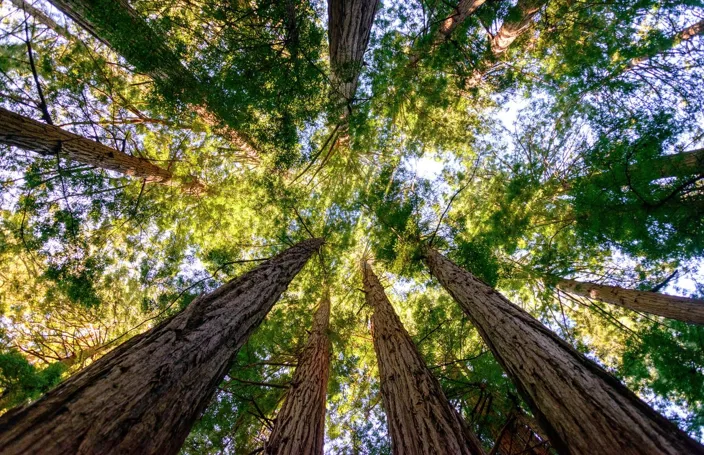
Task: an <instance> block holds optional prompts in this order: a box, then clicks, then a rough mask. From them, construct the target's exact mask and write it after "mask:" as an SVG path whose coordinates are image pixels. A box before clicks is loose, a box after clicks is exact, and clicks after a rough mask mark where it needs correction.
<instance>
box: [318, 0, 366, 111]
mask: <svg viewBox="0 0 704 455" xmlns="http://www.w3.org/2000/svg"><path fill="white" fill-rule="evenodd" d="M378 6H379V0H328V35H329V39H330V68H331V69H332V81H331V82H332V87H333V91H334V93H335V96H339V97H340V98H341V100H340V102H342V103H345V104H349V102H350V101H352V99H353V98H354V94H355V92H356V91H357V83H358V81H359V73H360V71H361V69H362V62H363V58H364V53H365V52H366V50H367V46H368V45H369V37H370V35H371V30H372V24H373V23H374V16H375V14H376V10H377V8H378Z"/></svg>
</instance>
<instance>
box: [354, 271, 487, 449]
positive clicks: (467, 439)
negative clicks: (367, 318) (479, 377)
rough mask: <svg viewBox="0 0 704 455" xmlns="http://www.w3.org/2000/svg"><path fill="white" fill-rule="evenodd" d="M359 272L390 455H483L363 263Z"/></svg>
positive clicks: (472, 435)
mask: <svg viewBox="0 0 704 455" xmlns="http://www.w3.org/2000/svg"><path fill="white" fill-rule="evenodd" d="M363 268H364V270H363V274H364V277H363V278H364V294H365V297H366V302H367V305H369V306H370V307H371V308H372V310H373V314H372V318H371V322H372V337H373V338H374V351H375V352H376V357H377V363H378V364H379V377H380V381H381V396H382V399H383V402H384V410H385V411H386V416H387V420H388V427H389V434H390V436H391V446H392V448H393V453H394V454H407V453H408V454H421V453H452V454H475V455H476V454H483V453H484V451H483V449H482V447H481V444H480V442H479V440H478V439H477V437H476V436H475V435H474V434H473V433H472V432H471V431H470V430H469V428H467V426H466V425H465V423H464V422H463V421H462V418H461V417H460V416H459V415H458V413H457V411H456V410H455V409H454V408H453V407H452V406H451V405H450V403H449V402H448V401H447V398H446V397H445V394H444V393H443V391H442V388H441V387H440V384H439V383H438V381H437V379H435V377H434V376H433V375H432V373H431V372H430V370H429V369H428V367H427V366H426V364H425V361H424V360H423V357H422V356H421V355H420V352H418V349H417V348H416V346H415V345H414V344H413V340H411V337H410V336H409V335H408V332H406V329H405V328H404V327H403V324H402V323H401V320H400V319H399V318H398V316H397V315H396V313H395V312H394V309H393V307H392V306H391V302H389V299H388V298H387V297H386V294H385V293H384V288H383V287H382V286H381V283H380V282H379V279H378V278H377V277H376V275H374V272H373V271H372V268H371V266H370V265H369V264H368V263H364V264H363Z"/></svg>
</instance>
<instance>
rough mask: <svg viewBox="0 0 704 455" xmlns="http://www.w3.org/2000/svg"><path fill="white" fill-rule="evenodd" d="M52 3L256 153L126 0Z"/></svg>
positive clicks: (245, 149) (247, 150) (203, 86)
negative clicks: (214, 106)
mask: <svg viewBox="0 0 704 455" xmlns="http://www.w3.org/2000/svg"><path fill="white" fill-rule="evenodd" d="M50 3H51V4H52V5H54V6H55V7H56V8H58V9H59V10H61V12H63V13H64V14H65V15H67V16H68V17H70V18H71V19H72V20H73V21H74V22H76V23H77V24H78V25H79V26H81V28H83V29H85V30H86V31H88V32H89V33H90V34H91V35H93V36H94V37H96V38H97V39H99V40H100V41H101V42H103V43H105V44H106V45H107V46H108V47H110V48H112V49H114V50H115V51H116V52H117V53H118V54H120V55H122V56H123V57H124V58H125V59H126V60H127V61H128V62H129V63H130V64H131V65H134V66H135V67H136V68H137V69H138V70H139V71H140V72H142V73H145V74H147V75H148V76H149V77H151V78H152V79H154V81H156V82H157V84H158V85H159V87H160V88H161V90H162V91H163V92H165V93H166V94H167V95H168V96H172V97H175V98H177V99H179V100H181V101H183V102H185V103H187V104H191V105H192V106H193V108H194V111H195V112H196V113H197V114H198V115H199V116H200V117H201V118H202V119H203V120H204V121H205V122H206V123H207V124H208V125H210V126H211V127H213V129H214V130H215V132H216V133H217V134H219V135H221V136H223V137H225V138H227V139H228V140H229V141H230V142H232V143H233V144H234V145H235V146H236V147H238V148H239V149H241V150H242V151H243V152H245V153H246V154H247V155H249V156H251V157H252V158H254V157H257V156H258V154H257V151H256V149H255V148H254V146H253V145H252V144H251V140H250V139H249V138H247V137H246V136H245V135H243V134H242V133H240V132H238V131H236V130H235V129H233V125H228V124H227V118H223V115H222V110H221V109H218V108H213V106H212V103H210V101H211V99H212V98H211V97H210V96H208V92H207V88H206V86H207V84H206V83H204V82H203V81H200V80H199V79H198V78H197V77H196V76H195V75H194V74H192V73H191V72H190V70H189V69H188V68H187V67H186V66H185V65H184V64H183V62H181V59H180V58H179V56H178V55H177V54H176V53H175V52H174V51H173V50H171V49H170V48H169V47H168V46H167V45H166V43H165V40H164V37H163V36H161V35H159V33H158V32H157V31H155V30H154V29H153V28H152V27H150V26H149V24H148V23H147V22H146V21H145V20H144V19H143V18H142V17H141V16H140V15H139V13H138V12H137V11H135V10H134V9H133V8H132V7H131V6H130V5H129V3H128V2H127V0H50Z"/></svg>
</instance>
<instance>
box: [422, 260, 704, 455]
mask: <svg viewBox="0 0 704 455" xmlns="http://www.w3.org/2000/svg"><path fill="white" fill-rule="evenodd" d="M425 262H426V264H427V265H428V268H429V269H430V271H431V273H432V274H433V275H434V276H435V277H436V278H437V279H438V281H440V283H441V284H442V285H443V286H444V287H445V289H447V291H448V292H449V293H450V294H451V295H452V297H453V298H454V299H455V300H456V301H457V302H458V303H459V305H460V306H461V307H462V309H463V310H464V312H465V313H466V314H467V316H468V317H469V318H470V320H471V321H472V322H473V324H474V325H475V327H477V330H478V331H479V333H480V335H481V336H482V338H483V339H484V342H485V343H486V344H487V345H488V346H489V348H490V349H491V351H492V352H493V354H494V356H495V357H496V359H497V361H498V362H499V364H501V366H502V367H503V369H504V370H505V371H506V373H507V375H508V376H509V377H510V378H511V380H512V381H513V382H514V384H515V385H516V388H517V389H518V391H519V392H520V393H521V395H522V396H523V398H524V399H525V401H526V403H527V404H528V405H529V407H530V408H531V410H532V412H533V414H534V415H535V417H536V419H537V420H538V423H539V424H540V426H541V427H542V429H543V430H544V431H545V433H546V435H547V437H548V438H549V439H550V443H551V444H552V445H553V446H554V447H555V448H556V449H557V451H558V452H559V453H561V454H571V455H573V454H585V455H586V454H595V453H598V454H603V455H609V454H614V455H631V454H632V455H636V454H638V455H648V454H653V455H655V454H658V455H662V454H672V455H675V454H684V453H687V454H692V455H694V454H704V447H703V446H701V445H700V444H698V443H697V442H696V441H694V440H693V439H691V438H690V437H688V436H687V434H685V433H684V432H683V431H682V430H680V429H679V428H677V427H676V426H675V425H674V424H673V423H672V422H670V421H668V420H667V419H665V418H664V417H662V416H661V415H660V414H658V413H657V412H655V411H654V410H653V409H652V408H650V407H649V406H648V405H647V404H645V403H644V402H643V401H641V400H640V399H639V398H638V397H637V396H636V395H635V394H634V393H633V392H631V391H630V390H628V388H626V387H625V386H624V385H623V384H622V383H620V382H619V381H618V380H617V379H616V378H614V377H613V376H611V375H610V374H608V373H607V372H606V371H605V370H603V369H602V368H601V367H599V366H598V365H596V364H595V363H594V362H592V361H590V360H588V359H587V358H586V357H584V356H583V355H582V354H580V353H578V352H577V351H576V350H575V349H574V348H572V347H571V346H570V345H568V344H567V343H566V342H565V341H563V340H562V339H560V338H559V337H558V336H557V335H555V334H554V333H553V332H551V331H550V330H549V329H547V328H546V327H545V326H543V325H542V324H541V323H540V322H539V321H537V320H536V319H535V318H533V317H532V316H530V315H529V314H528V313H526V312H525V311H524V310H522V309H521V308H519V307H517V306H516V305H514V304H512V303H511V302H509V301H508V300H507V299H506V298H505V297H503V296H502V295H501V294H499V293H498V292H496V291H495V290H494V289H492V288H491V287H490V286H488V285H487V284H485V283H484V282H482V281H480V280H478V279H477V278H475V277H474V276H473V275H472V274H471V273H469V272H467V271H465V270H463V269H461V268H460V267H458V266H457V265H455V264H453V263H452V262H451V261H449V260H448V259H447V258H445V257H444V256H442V255H440V254H439V253H438V252H437V251H435V250H433V249H431V248H428V249H427V250H426V257H425Z"/></svg>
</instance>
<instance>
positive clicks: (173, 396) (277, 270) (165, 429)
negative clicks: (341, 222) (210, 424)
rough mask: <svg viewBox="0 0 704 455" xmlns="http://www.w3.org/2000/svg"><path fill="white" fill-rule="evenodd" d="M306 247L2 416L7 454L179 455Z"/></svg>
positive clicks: (310, 246)
mask: <svg viewBox="0 0 704 455" xmlns="http://www.w3.org/2000/svg"><path fill="white" fill-rule="evenodd" d="M322 243H323V241H322V240H320V239H314V240H306V241H304V242H301V243H299V244H297V245H296V246H294V247H292V248H289V249H288V250H286V251H284V252H283V253H281V254H279V255H278V256H276V257H274V258H273V259H271V260H269V261H267V262H265V263H263V264H262V265H260V266H259V267H257V268H255V269H254V270H252V271H250V272H248V273H245V274H244V275H242V276H240V277H239V278H237V279H235V280H232V281H230V282H229V283H227V284H225V285H223V286H221V287H220V288H218V289H217V290H215V291H214V292H211V293H210V294H206V295H202V296H200V297H198V298H197V299H195V300H194V301H193V302H191V304H190V305H189V306H188V307H187V308H186V309H185V310H184V311H182V312H181V313H179V314H177V315H176V316H173V317H171V318H169V319H167V320H166V321H164V322H162V323H161V324H159V325H157V326H156V327H154V328H153V329H151V330H149V331H147V332H146V333H143V334H141V335H138V336H136V337H134V338H132V339H131V340H129V341H127V342H125V343H123V344H122V345H121V346H119V347H117V348H116V349H115V350H113V351H112V352H110V353H108V354H107V355H105V356H104V357H102V358H101V359H99V360H98V361H96V362H95V363H93V364H91V365H90V366H88V367H87V368H85V369H84V370H82V371H81V372H79V373H77V374H76V375H74V376H72V377H70V378H69V379H68V380H66V381H65V382H63V383H62V384H60V385H59V386H58V387H56V388H55V389H53V390H52V391H50V392H49V393H47V394H46V395H45V396H44V397H42V398H41V399H40V400H38V401H37V402H35V403H33V404H31V405H29V406H26V407H23V408H18V409H14V410H12V411H10V412H8V413H7V414H5V415H3V416H2V417H0V447H2V453H3V454H4V455H15V454H16V455H20V454H28V453H42V454H97V453H100V454H117V453H140V454H175V453H177V452H178V450H179V448H180V447H181V445H182V444H183V441H184V440H185V438H186V436H187V435H188V432H189V431H190V429H191V426H192V425H193V422H194V421H195V420H196V418H198V416H199V415H200V414H201V412H202V411H203V410H204V409H205V407H206V405H207V404H208V401H209V400H210V397H211V396H212V394H213V391H214V390H215V389H216V387H217V385H218V384H219V383H220V381H221V380H222V378H223V376H224V375H225V373H226V372H227V369H228V367H229V365H230V363H231V361H232V359H233V357H234V356H235V355H236V354H237V351H238V349H239V348H240V347H241V346H242V345H243V344H244V343H245V341H246V340H247V338H248V337H249V335H250V334H251V333H252V331H253V330H254V329H256V328H257V327H258V326H259V324H260V323H261V322H262V320H263V319H264V317H265V316H266V315H267V313H268V312H269V310H270V309H271V308H272V306H273V305H274V303H275V302H276V301H277V300H278V298H279V296H280V295H281V293H283V292H284V290H285V289H286V287H287V286H288V284H289V283H290V281H291V280H292V279H293V278H294V277H295V276H296V274H297V273H298V272H299V271H300V270H301V268H302V267H303V266H304V265H305V263H306V262H307V260H308V258H309V257H310V256H311V255H312V254H313V253H314V252H315V251H316V250H317V249H318V248H319V247H320V245H321V244H322Z"/></svg>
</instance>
